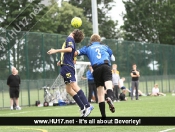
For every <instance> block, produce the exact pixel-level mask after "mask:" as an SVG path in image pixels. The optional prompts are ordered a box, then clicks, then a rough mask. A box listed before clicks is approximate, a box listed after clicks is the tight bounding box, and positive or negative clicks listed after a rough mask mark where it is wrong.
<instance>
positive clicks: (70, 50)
mask: <svg viewBox="0 0 175 132" xmlns="http://www.w3.org/2000/svg"><path fill="white" fill-rule="evenodd" d="M59 52H72V48H71V47H68V48H65V49H50V50H49V51H47V54H49V55H51V54H55V53H59Z"/></svg>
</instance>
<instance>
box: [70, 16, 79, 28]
mask: <svg viewBox="0 0 175 132" xmlns="http://www.w3.org/2000/svg"><path fill="white" fill-rule="evenodd" d="M71 25H72V26H73V27H74V28H79V27H81V25H82V20H81V18H79V17H74V18H73V19H72V21H71Z"/></svg>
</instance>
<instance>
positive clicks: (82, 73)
mask: <svg viewBox="0 0 175 132" xmlns="http://www.w3.org/2000/svg"><path fill="white" fill-rule="evenodd" d="M88 65H90V62H81V61H77V62H76V64H75V77H76V80H77V83H78V85H79V87H80V88H81V89H82V90H83V91H84V93H85V95H86V97H87V95H88V92H87V91H88V83H87V79H85V78H86V71H87V70H88ZM65 86H66V85H65V83H64V80H63V78H62V76H61V75H60V74H59V75H58V77H57V78H56V79H55V81H54V82H53V84H52V85H51V87H50V89H53V91H54V92H53V93H52V96H53V97H52V99H50V101H49V102H53V103H56V102H59V101H63V102H65V103H66V104H71V103H74V100H73V98H72V97H71V96H70V95H69V94H68V93H67V92H66V88H65Z"/></svg>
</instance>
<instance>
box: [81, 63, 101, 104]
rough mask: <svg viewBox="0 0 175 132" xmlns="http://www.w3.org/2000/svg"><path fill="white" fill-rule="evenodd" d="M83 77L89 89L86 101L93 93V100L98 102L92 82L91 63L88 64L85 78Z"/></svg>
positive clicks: (89, 100)
mask: <svg viewBox="0 0 175 132" xmlns="http://www.w3.org/2000/svg"><path fill="white" fill-rule="evenodd" d="M83 79H87V80H88V89H89V94H88V102H91V99H92V94H93V93H94V96H95V102H96V103H98V97H97V88H96V85H95V82H94V77H93V69H92V66H91V65H89V70H88V71H87V72H86V78H84V77H83Z"/></svg>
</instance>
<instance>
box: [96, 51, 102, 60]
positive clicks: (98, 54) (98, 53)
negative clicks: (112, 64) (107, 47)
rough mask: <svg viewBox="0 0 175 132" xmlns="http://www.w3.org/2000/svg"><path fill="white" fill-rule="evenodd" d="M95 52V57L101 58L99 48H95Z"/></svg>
mask: <svg viewBox="0 0 175 132" xmlns="http://www.w3.org/2000/svg"><path fill="white" fill-rule="evenodd" d="M95 51H96V52H97V56H96V57H97V58H98V59H100V58H101V53H100V49H96V50H95Z"/></svg>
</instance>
